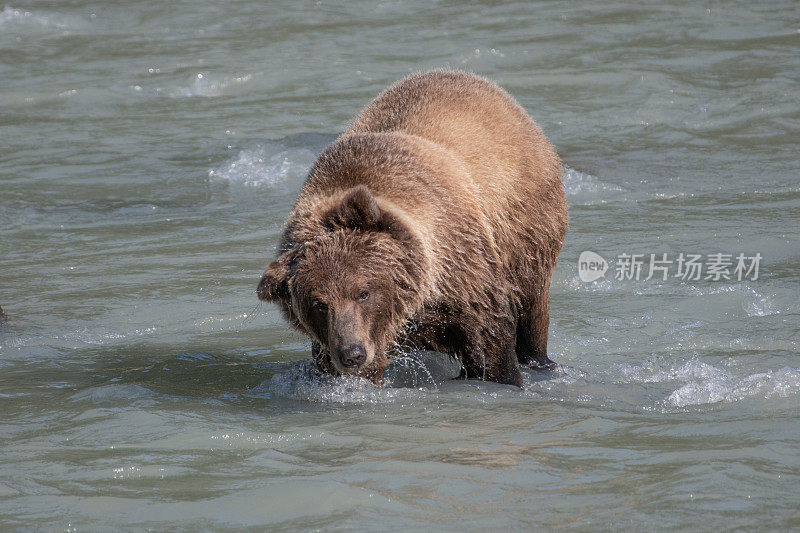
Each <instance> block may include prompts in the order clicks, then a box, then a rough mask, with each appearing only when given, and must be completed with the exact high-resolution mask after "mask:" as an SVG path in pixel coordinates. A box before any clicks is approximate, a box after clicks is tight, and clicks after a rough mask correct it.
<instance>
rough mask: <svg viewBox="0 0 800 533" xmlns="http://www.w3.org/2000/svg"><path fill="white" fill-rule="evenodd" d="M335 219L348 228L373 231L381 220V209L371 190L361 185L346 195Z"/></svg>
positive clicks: (336, 212) (335, 214)
mask: <svg viewBox="0 0 800 533" xmlns="http://www.w3.org/2000/svg"><path fill="white" fill-rule="evenodd" d="M333 218H334V220H335V221H336V222H338V223H339V224H340V225H342V226H344V227H346V228H353V229H356V228H361V229H373V228H375V227H376V226H377V225H378V223H379V222H380V220H381V209H380V207H378V202H376V201H375V197H374V196H372V193H371V192H369V189H367V188H366V187H364V186H363V185H359V186H357V187H354V188H353V189H351V190H350V191H349V192H348V193H347V194H345V195H344V198H342V202H341V203H340V204H339V207H337V208H336V211H335V213H334V215H333Z"/></svg>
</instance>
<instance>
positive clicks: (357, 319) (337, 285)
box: [258, 71, 567, 386]
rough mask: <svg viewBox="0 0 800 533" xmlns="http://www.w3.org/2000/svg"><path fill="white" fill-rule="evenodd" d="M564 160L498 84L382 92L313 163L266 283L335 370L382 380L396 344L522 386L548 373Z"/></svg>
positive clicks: (268, 294)
mask: <svg viewBox="0 0 800 533" xmlns="http://www.w3.org/2000/svg"><path fill="white" fill-rule="evenodd" d="M566 230H567V206H566V201H565V199H564V191H563V187H562V184H561V162H560V160H559V158H558V156H557V154H556V153H555V151H554V150H553V148H552V146H551V145H550V143H549V142H548V141H547V139H546V138H545V136H544V134H543V133H542V131H541V130H540V129H539V127H538V126H537V125H536V124H535V123H534V122H533V121H532V120H531V119H530V117H528V115H527V114H526V113H525V111H524V110H523V109H522V108H521V107H520V106H519V105H518V104H517V103H516V102H515V101H514V100H513V99H512V98H511V97H510V96H509V95H508V94H507V93H506V92H505V91H503V90H502V89H500V88H499V87H497V86H496V85H494V84H493V83H491V82H489V81H488V80H486V79H483V78H480V77H478V76H475V75H472V74H468V73H464V72H455V71H433V72H428V73H423V74H415V75H413V76H410V77H408V78H406V79H403V80H401V81H399V82H397V83H396V84H394V85H392V86H391V87H389V88H388V89H386V90H385V91H383V92H382V93H381V94H380V95H379V96H378V97H377V98H376V99H375V100H374V101H373V102H372V103H370V105H369V106H367V107H366V108H365V109H364V110H363V111H362V112H361V114H360V115H359V116H358V117H356V119H355V120H354V121H353V123H352V124H351V125H350V127H349V128H348V129H347V130H346V131H345V132H344V133H343V134H342V135H341V136H340V137H339V138H338V139H337V140H336V141H335V142H334V143H333V144H332V145H331V146H330V147H328V148H327V149H326V150H325V151H324V152H323V153H322V154H321V155H320V156H319V158H318V159H317V161H316V162H315V163H314V165H313V167H312V168H311V171H310V173H309V175H308V178H307V179H306V183H305V185H304V186H303V189H302V191H301V192H300V195H299V197H298V199H297V202H296V204H295V207H294V210H293V211H292V213H291V215H290V216H289V219H288V220H287V222H286V226H285V228H284V232H283V237H282V239H281V243H280V247H279V257H278V259H277V260H276V261H275V262H273V263H271V264H270V265H269V267H268V268H267V270H266V271H265V272H264V275H263V276H262V279H261V282H260V284H259V286H258V296H259V298H261V299H262V300H268V301H276V302H278V303H279V304H280V305H281V308H282V310H283V312H284V314H285V316H286V318H287V319H288V320H289V322H290V323H291V324H292V325H293V326H295V327H296V328H298V329H300V330H301V331H304V332H306V333H307V334H308V335H309V336H310V337H311V338H312V341H313V349H312V353H313V356H314V358H315V360H316V361H317V364H318V365H319V367H320V368H321V369H323V370H324V371H327V372H330V373H333V374H340V373H349V374H356V375H361V376H364V377H367V378H369V379H372V380H373V381H374V382H376V383H380V382H381V380H382V376H383V370H384V368H385V367H386V365H387V364H388V361H389V359H388V358H389V356H390V355H391V352H392V350H394V349H396V348H397V346H398V345H403V346H409V347H417V348H423V349H429V350H436V351H440V352H444V353H449V354H453V355H456V356H458V357H459V358H460V360H461V362H462V364H463V365H464V368H465V369H466V373H467V376H468V377H474V378H482V379H486V380H491V381H497V382H500V383H511V384H515V385H520V386H521V385H522V376H521V374H520V371H519V364H533V365H535V366H537V367H549V366H550V365H552V364H553V363H552V362H551V361H550V360H549V359H548V358H547V330H548V325H549V313H550V297H549V287H550V277H551V274H552V272H553V269H554V268H555V265H556V258H557V256H558V253H559V250H560V249H561V245H562V242H563V240H564V235H565V233H566Z"/></svg>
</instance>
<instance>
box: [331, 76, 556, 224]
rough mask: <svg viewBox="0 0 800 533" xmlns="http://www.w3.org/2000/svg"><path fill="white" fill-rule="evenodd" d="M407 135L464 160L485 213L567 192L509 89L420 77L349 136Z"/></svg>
mask: <svg viewBox="0 0 800 533" xmlns="http://www.w3.org/2000/svg"><path fill="white" fill-rule="evenodd" d="M394 131H396V132H402V133H405V134H409V135H416V136H419V137H422V138H424V139H427V140H430V141H432V142H434V143H436V144H438V145H440V146H442V147H444V148H446V149H447V150H449V151H451V152H453V153H455V154H456V155H457V156H458V157H459V158H460V159H462V160H463V161H464V163H465V165H466V166H467V168H469V170H470V175H469V176H463V177H461V179H469V180H470V181H471V182H472V183H470V186H471V187H470V188H472V189H473V190H475V191H476V193H477V196H478V198H477V201H478V202H479V203H482V204H483V207H484V209H485V210H484V212H485V213H486V214H487V215H489V216H490V218H493V217H492V214H493V213H492V211H495V210H496V209H501V210H503V211H506V210H507V209H508V208H509V207H510V206H509V205H501V204H503V203H505V202H500V203H498V202H497V199H508V200H512V203H517V202H513V200H518V201H519V202H520V203H522V204H523V205H524V204H529V203H530V200H535V199H536V198H541V197H542V196H543V195H548V194H547V193H550V194H552V191H554V190H555V189H560V188H561V179H560V178H561V162H560V160H559V158H558V155H557V154H556V152H555V150H554V149H553V148H552V146H551V145H550V143H549V142H548V141H547V139H546V138H545V136H544V134H543V133H542V131H541V129H540V128H539V127H538V126H537V125H536V124H535V123H534V122H533V120H531V118H530V117H529V116H528V115H527V113H525V111H524V110H523V109H522V108H521V107H520V106H519V105H518V104H517V103H516V101H515V100H514V99H513V98H512V97H511V96H509V95H508V93H506V92H505V91H504V90H503V89H501V88H500V87H498V86H497V85H495V84H494V83H492V82H490V81H488V80H486V79H484V78H481V77H479V76H476V75H474V74H470V73H466V72H461V71H447V70H436V71H431V72H425V73H420V74H414V75H412V76H409V77H407V78H405V79H403V80H400V81H398V82H397V83H395V84H394V85H392V86H390V87H389V88H387V89H386V90H384V91H383V92H382V93H381V94H380V95H378V97H377V98H375V100H373V101H372V103H370V104H369V105H368V106H367V107H366V108H365V109H364V110H363V111H362V112H361V113H360V114H359V116H358V117H356V119H355V120H354V121H353V123H352V124H351V125H350V127H349V128H348V130H347V131H346V132H345V135H346V134H348V133H366V132H373V133H381V132H394Z"/></svg>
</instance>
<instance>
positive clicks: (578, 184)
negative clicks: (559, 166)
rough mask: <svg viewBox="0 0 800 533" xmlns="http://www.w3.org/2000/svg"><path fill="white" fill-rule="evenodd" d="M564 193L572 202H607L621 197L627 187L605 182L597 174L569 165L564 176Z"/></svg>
mask: <svg viewBox="0 0 800 533" xmlns="http://www.w3.org/2000/svg"><path fill="white" fill-rule="evenodd" d="M562 182H563V183H564V193H565V194H566V195H567V198H568V199H569V202H570V203H571V204H582V205H590V204H594V203H605V202H607V201H609V200H612V199H615V198H618V197H619V193H621V192H624V191H625V189H623V188H621V187H618V186H616V185H611V184H608V183H603V182H602V181H600V180H599V179H597V178H596V177H595V176H592V175H591V174H586V173H584V172H579V171H577V170H575V169H574V168H570V167H568V166H565V167H564V174H563V176H562Z"/></svg>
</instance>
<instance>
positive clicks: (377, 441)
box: [0, 0, 800, 531]
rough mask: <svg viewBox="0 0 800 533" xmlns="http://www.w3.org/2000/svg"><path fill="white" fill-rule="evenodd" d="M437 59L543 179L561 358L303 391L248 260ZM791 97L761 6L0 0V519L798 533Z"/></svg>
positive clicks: (785, 65) (319, 382) (793, 47)
mask: <svg viewBox="0 0 800 533" xmlns="http://www.w3.org/2000/svg"><path fill="white" fill-rule="evenodd" d="M442 66H448V67H457V68H463V69H468V70H472V71H475V72H477V73H480V74H483V75H486V76H489V77H491V78H492V79H494V80H495V81H497V82H498V83H500V84H501V85H502V86H503V87H505V88H506V89H507V90H508V91H509V92H511V93H512V94H513V95H515V96H516V97H517V98H518V100H519V101H520V103H521V104H522V105H523V106H524V107H525V108H526V109H527V110H528V111H529V113H530V114H531V115H532V116H533V117H534V118H535V119H536V120H537V122H538V123H539V124H540V125H541V126H542V127H543V129H544V130H545V132H546V133H547V134H548V136H549V137H550V139H551V140H552V142H553V143H554V144H555V145H556V147H557V149H558V150H559V153H560V154H561V155H562V157H563V158H564V161H565V163H566V165H567V171H566V174H565V187H566V191H567V199H568V201H569V203H570V217H571V220H570V222H571V227H570V232H569V234H568V235H567V240H566V243H565V247H564V249H563V251H562V254H561V258H560V262H559V265H558V269H557V272H556V274H555V278H554V282H553V286H552V316H551V336H550V350H551V357H552V358H553V359H554V360H556V361H557V362H559V363H560V364H561V365H562V370H561V371H560V372H559V373H557V374H555V375H553V376H550V377H542V376H539V375H536V374H533V373H530V372H529V373H526V378H527V385H526V387H525V388H524V389H523V390H519V389H516V388H510V387H504V386H499V385H495V384H491V383H481V382H475V381H470V382H464V381H451V382H445V383H440V384H438V385H436V386H430V385H429V386H426V387H423V388H421V389H416V388H402V387H393V388H386V389H376V388H374V387H373V386H371V385H369V384H365V383H361V382H358V381H352V380H324V379H320V378H318V377H316V376H314V375H313V373H311V372H309V369H308V365H307V363H304V362H303V361H305V360H307V359H308V357H309V345H308V342H307V340H306V339H304V338H302V336H300V335H298V334H296V333H293V332H292V331H290V330H289V329H288V327H287V326H286V325H285V324H284V322H283V321H282V320H281V318H280V314H279V312H278V310H277V309H276V308H274V307H271V306H267V305H263V306H257V301H256V298H255V294H254V292H253V291H254V289H255V286H256V283H257V281H258V278H259V274H260V272H261V270H262V268H263V267H264V265H265V264H266V262H267V261H268V260H269V259H270V258H271V257H272V256H273V251H274V247H275V244H276V242H277V238H278V234H279V232H280V229H281V224H282V221H283V220H284V218H285V216H286V214H287V213H288V212H289V209H290V208H291V204H292V201H293V199H294V196H295V195H296V193H297V191H298V190H299V188H300V186H301V185H302V180H303V178H304V175H305V172H306V171H307V169H308V167H309V165H310V164H311V162H312V161H313V160H314V157H315V155H316V154H317V153H318V152H319V151H320V150H321V149H322V148H323V147H324V146H325V145H326V144H327V143H329V142H330V141H331V140H332V139H333V138H334V137H335V135H336V134H337V133H338V132H340V131H342V130H343V129H344V127H345V125H346V124H347V122H348V120H349V119H350V118H351V117H352V116H353V115H354V114H355V113H356V112H357V111H358V110H359V109H360V108H361V107H362V106H363V105H365V104H366V103H367V102H368V101H369V100H370V99H371V98H372V97H374V96H375V95H376V94H377V93H378V92H379V91H380V90H381V89H382V88H383V87H385V86H386V85H388V84H389V83H391V82H393V81H394V80H396V79H398V78H400V77H402V76H403V75H405V74H407V73H409V72H412V71H415V70H419V69H425V68H432V67H442ZM799 82H800V9H799V8H798V4H797V3H794V2H771V3H769V4H763V5H762V4H758V5H755V4H751V3H745V2H740V3H735V2H731V3H725V4H722V3H717V2H699V3H698V2H684V3H679V2H664V3H647V4H641V5H639V4H628V3H613V2H612V3H591V2H585V3H584V2H544V3H525V2H516V3H508V4H494V3H485V4H484V3H469V4H455V3H447V2H437V3H427V2H418V3H408V2H391V1H390V2H382V3H369V2H363V3H351V4H348V7H342V6H337V5H336V4H329V3H326V2H313V3H296V2H295V3H290V2H286V3H281V4H279V3H270V4H262V3H257V2H252V1H249V0H247V1H244V0H243V1H235V2H202V1H194V2H177V3H169V4H164V3H159V2H152V1H151V2H147V1H132V2H125V3H91V2H84V1H82V0H75V1H69V2H23V1H18V2H15V3H11V4H9V5H8V6H6V5H4V4H0V306H2V308H3V309H4V310H5V312H6V313H7V315H8V319H7V320H6V321H5V322H3V323H2V324H0V529H2V530H41V529H44V530H78V531H96V530H129V529H133V530H139V529H147V528H152V529H156V530H164V529H178V530H197V529H222V530H225V529H230V530H241V529H245V528H253V529H255V530H258V529H263V528H264V527H265V526H269V527H271V528H274V529H286V530H295V529H317V528H321V529H355V530H374V529H377V528H380V529H388V530H404V529H413V528H424V529H434V528H435V529H447V530H478V529H484V528H494V529H534V528H551V529H576V530H591V531H594V530H608V529H626V530H628V529H632V530H652V529H678V528H681V529H690V530H712V529H713V530H716V529H721V528H725V529H729V528H740V529H743V530H750V529H770V530H789V529H797V528H800V501H799V500H798V496H797V495H798V494H799V493H800V360H799V359H798V349H799V348H800V320H799V318H800V275H798V268H797V265H798V263H800V173H799V172H798V170H800V168H799V167H800V165H798V145H800V89H798V88H799V87H800V83H799ZM585 250H591V251H594V252H596V253H598V254H599V255H600V256H602V257H604V258H605V259H606V260H609V261H613V260H614V259H615V258H616V257H617V256H619V255H620V254H624V253H627V254H645V255H646V257H647V258H649V254H651V253H654V254H659V255H660V254H663V253H666V254H668V256H669V257H670V259H676V258H677V256H678V254H680V253H684V254H688V253H695V254H702V255H703V256H706V255H707V254H713V253H726V254H734V255H735V254H738V253H740V252H744V253H746V254H747V255H753V254H755V253H760V254H761V255H762V256H763V260H762V261H761V264H760V271H759V276H758V278H757V279H755V280H754V279H750V278H752V276H751V277H750V278H748V279H744V280H742V281H738V280H736V279H735V277H734V279H731V280H725V279H721V280H718V281H713V280H705V279H700V280H682V279H680V278H678V277H675V276H674V273H675V270H674V268H675V267H674V266H673V270H671V271H670V277H669V279H667V280H666V281H662V280H660V279H659V277H658V276H656V277H655V278H654V279H651V280H649V281H645V280H644V278H645V277H646V275H643V276H642V279H640V280H638V281H636V280H618V279H616V277H615V275H614V273H615V269H616V266H617V265H618V262H612V264H611V266H610V268H609V271H608V272H607V273H606V274H605V276H604V277H602V278H601V279H599V280H597V281H594V282H591V283H585V282H583V281H581V280H580V279H579V272H578V256H579V255H580V253H581V252H583V251H585ZM645 274H646V270H645Z"/></svg>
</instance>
